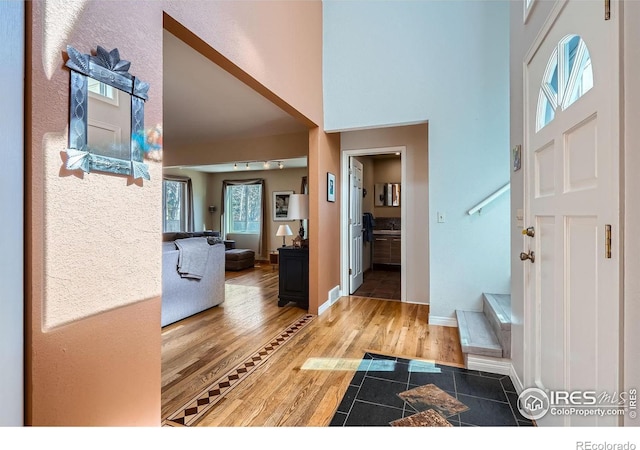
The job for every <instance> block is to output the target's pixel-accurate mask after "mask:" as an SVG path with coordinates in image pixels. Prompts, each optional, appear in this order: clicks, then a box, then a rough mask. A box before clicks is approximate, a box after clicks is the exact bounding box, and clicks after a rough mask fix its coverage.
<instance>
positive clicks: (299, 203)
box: [287, 194, 309, 220]
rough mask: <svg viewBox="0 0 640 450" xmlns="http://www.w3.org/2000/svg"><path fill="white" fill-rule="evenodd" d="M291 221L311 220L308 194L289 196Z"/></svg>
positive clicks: (288, 216)
mask: <svg viewBox="0 0 640 450" xmlns="http://www.w3.org/2000/svg"><path fill="white" fill-rule="evenodd" d="M287 218H288V219H289V220H303V219H308V218H309V196H308V195H307V194H291V195H290V196H289V212H288V215H287Z"/></svg>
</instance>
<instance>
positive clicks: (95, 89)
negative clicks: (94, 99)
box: [87, 77, 115, 100]
mask: <svg viewBox="0 0 640 450" xmlns="http://www.w3.org/2000/svg"><path fill="white" fill-rule="evenodd" d="M87 89H88V90H89V92H92V93H94V94H96V95H99V96H102V97H106V98H108V99H111V100H115V95H114V91H113V87H111V86H109V85H108V84H106V83H103V82H102V81H98V80H95V79H93V78H91V77H87Z"/></svg>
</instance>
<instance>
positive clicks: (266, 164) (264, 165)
mask: <svg viewBox="0 0 640 450" xmlns="http://www.w3.org/2000/svg"><path fill="white" fill-rule="evenodd" d="M263 167H264V168H265V169H268V168H269V161H265V162H264V164H263Z"/></svg>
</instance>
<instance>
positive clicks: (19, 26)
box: [0, 2, 25, 426]
mask: <svg viewBox="0 0 640 450" xmlns="http://www.w3.org/2000/svg"><path fill="white" fill-rule="evenodd" d="M24 23H25V21H24V3H23V2H0V42H2V45H0V61H2V65H0V104H1V105H2V108H0V148H1V149H2V150H1V151H2V155H3V158H2V164H0V217H2V220H0V248H1V249H2V251H3V253H4V257H3V261H4V262H3V264H2V270H0V286H2V287H1V288H0V366H2V367H3V369H2V371H0V398H1V399H2V408H0V426H21V425H22V424H23V416H24V413H23V396H24V386H23V377H24V372H23V349H24V341H23V334H24V330H23V324H24V317H23V307H24V293H23V260H24V255H23V250H22V248H23V242H24V232H23V214H24V205H23V204H24V193H23V182H24V179H23V173H24V161H23V159H24V158H23V155H24V141H23V130H24V123H23V111H24V107H23V105H24V100H23V95H24V94H23V92H24V83H23V77H24Z"/></svg>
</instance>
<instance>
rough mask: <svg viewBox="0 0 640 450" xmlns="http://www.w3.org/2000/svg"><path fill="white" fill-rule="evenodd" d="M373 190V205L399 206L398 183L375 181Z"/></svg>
mask: <svg viewBox="0 0 640 450" xmlns="http://www.w3.org/2000/svg"><path fill="white" fill-rule="evenodd" d="M373 190H374V199H373V205H374V206H400V183H376V184H374V185H373Z"/></svg>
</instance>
